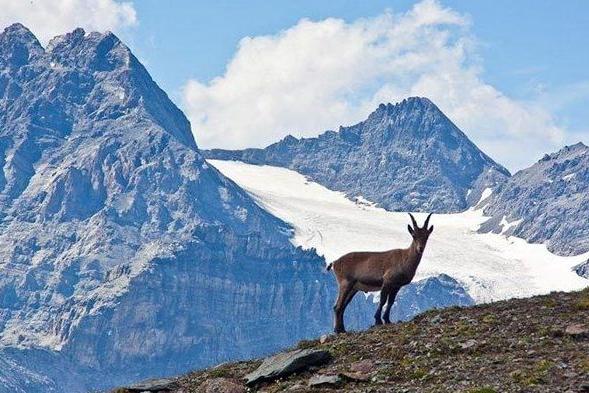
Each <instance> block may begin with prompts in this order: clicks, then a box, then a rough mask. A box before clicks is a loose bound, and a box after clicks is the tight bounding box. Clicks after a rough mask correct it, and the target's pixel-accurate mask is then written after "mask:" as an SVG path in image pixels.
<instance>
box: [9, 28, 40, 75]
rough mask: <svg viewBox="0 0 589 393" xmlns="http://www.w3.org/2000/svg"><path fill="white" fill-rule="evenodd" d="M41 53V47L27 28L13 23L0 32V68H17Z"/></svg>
mask: <svg viewBox="0 0 589 393" xmlns="http://www.w3.org/2000/svg"><path fill="white" fill-rule="evenodd" d="M42 53H43V47H42V46H41V44H40V43H39V41H38V40H37V38H36V37H35V36H34V35H33V33H31V31H30V30H29V29H27V28H26V27H25V26H23V25H22V24H20V23H15V24H12V25H10V26H8V27H7V28H5V29H4V31H3V32H2V33H0V68H8V69H12V70H14V69H19V68H20V67H22V66H23V65H25V64H28V63H29V61H31V60H32V59H34V58H36V57H38V56H39V55H41V54H42Z"/></svg>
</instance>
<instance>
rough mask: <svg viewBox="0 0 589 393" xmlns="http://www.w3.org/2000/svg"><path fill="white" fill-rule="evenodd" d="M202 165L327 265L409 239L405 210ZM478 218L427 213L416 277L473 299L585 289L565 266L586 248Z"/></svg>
mask: <svg viewBox="0 0 589 393" xmlns="http://www.w3.org/2000/svg"><path fill="white" fill-rule="evenodd" d="M209 163H210V164H212V165H214V166H215V167H217V168H218V169H219V170H220V171H221V172H222V173H223V174H224V175H226V176H228V177H229V178H231V179H232V180H233V181H235V182H236V183H237V184H239V185H240V186H241V187H243V188H244V189H246V190H247V191H248V192H249V193H250V194H251V195H252V196H253V197H254V198H255V199H256V200H257V202H258V203H259V204H260V205H261V206H262V207H263V208H265V209H266V210H268V211H269V212H270V213H272V214H274V215H276V216H277V217H279V218H281V219H283V220H284V221H286V222H289V223H291V224H292V225H293V226H294V228H295V233H294V237H293V239H292V242H293V243H294V244H295V245H300V246H302V247H304V248H311V247H315V248H316V249H317V252H318V253H320V254H323V255H324V256H325V258H326V260H327V262H330V261H333V260H335V259H336V258H338V257H340V256H341V255H343V254H345V253H348V252H350V251H361V250H369V251H379V250H388V249H391V248H398V247H406V246H408V245H409V243H410V241H411V238H410V236H409V234H408V233H407V229H406V227H407V223H408V222H409V218H408V217H407V214H406V213H398V212H389V211H386V210H384V209H380V208H376V207H371V208H366V207H365V206H359V205H358V204H356V203H355V202H353V201H350V200H349V199H347V198H346V197H345V195H344V194H343V193H340V192H335V191H331V190H329V189H327V188H325V187H323V186H321V185H319V184H317V183H313V182H310V181H308V180H307V179H306V178H305V177H304V176H303V175H301V174H299V173H297V172H294V171H291V170H288V169H284V168H277V167H271V166H257V165H248V164H244V163H242V162H236V161H218V160H210V161H209ZM294 190H296V192H293V191H294ZM490 194H491V192H490V189H487V190H485V191H484V192H483V197H482V198H481V199H484V198H486V197H488V196H489V195H490ZM415 216H416V217H417V219H418V221H423V220H424V219H425V214H424V213H415ZM486 219H487V217H484V216H483V214H482V211H481V210H468V211H466V212H463V213H459V214H436V215H434V216H433V217H432V219H431V220H432V221H431V223H432V224H433V225H434V226H435V230H434V232H433V234H432V236H431V238H430V242H429V244H428V247H427V249H426V252H425V256H424V259H423V261H422V263H421V265H420V266H419V269H418V271H417V276H416V280H419V279H423V278H426V277H432V276H437V275H439V274H441V273H445V274H448V275H449V276H451V277H454V278H455V279H457V280H458V281H460V282H461V283H462V284H463V285H464V286H465V287H466V288H467V290H468V292H469V294H470V295H471V296H472V297H473V299H475V301H477V302H489V301H495V300H501V299H508V298H512V297H526V296H532V295H537V294H544V293H549V292H551V291H555V290H563V291H571V290H578V289H581V288H584V287H587V286H589V280H586V279H584V278H581V277H579V276H578V275H577V274H575V273H574V272H573V271H572V270H571V268H572V267H573V266H576V265H577V264H579V263H581V262H583V261H585V260H587V258H588V257H589V253H587V254H584V255H578V256H576V257H561V256H557V255H554V254H552V253H550V252H549V251H548V250H547V248H546V246H545V245H542V244H529V243H527V242H526V241H525V240H522V239H519V238H516V237H509V238H507V237H505V236H502V235H500V234H479V233H477V228H478V227H479V225H480V224H481V223H482V222H484V221H485V220H486Z"/></svg>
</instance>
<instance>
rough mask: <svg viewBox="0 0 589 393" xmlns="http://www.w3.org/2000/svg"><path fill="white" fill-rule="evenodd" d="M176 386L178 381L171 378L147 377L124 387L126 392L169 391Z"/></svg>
mask: <svg viewBox="0 0 589 393" xmlns="http://www.w3.org/2000/svg"><path fill="white" fill-rule="evenodd" d="M177 388H178V382H177V381H176V380H175V379H172V378H158V379H149V380H147V381H143V382H139V383H136V384H133V385H130V386H127V387H126V388H124V389H125V390H126V391H127V392H133V393H134V392H171V391H172V390H174V389H177Z"/></svg>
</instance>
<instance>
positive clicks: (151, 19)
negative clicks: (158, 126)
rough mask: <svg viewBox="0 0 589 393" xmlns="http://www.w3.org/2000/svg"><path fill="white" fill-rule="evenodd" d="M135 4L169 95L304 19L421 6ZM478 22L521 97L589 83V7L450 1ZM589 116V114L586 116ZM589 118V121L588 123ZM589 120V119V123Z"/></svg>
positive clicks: (501, 83)
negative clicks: (245, 43)
mask: <svg viewBox="0 0 589 393" xmlns="http://www.w3.org/2000/svg"><path fill="white" fill-rule="evenodd" d="M171 3H172V4H173V6H169V7H168V6H162V2H161V1H160V0H141V1H140V2H136V3H135V8H136V9H137V13H138V17H139V20H140V23H139V25H138V27H137V29H136V30H135V31H133V32H132V35H131V36H130V37H129V38H131V39H132V41H133V46H134V47H135V49H136V50H137V51H138V52H139V54H140V55H141V56H142V57H143V58H144V59H146V60H147V61H148V64H149V70H150V72H151V73H152V75H153V76H154V78H155V79H156V80H157V82H158V83H160V84H161V85H162V87H163V88H165V89H166V91H169V92H176V93H177V92H178V91H179V90H180V89H181V87H182V86H183V85H184V83H185V82H186V80H187V79H188V78H196V79H199V80H203V81H207V80H209V79H211V78H213V77H215V76H217V75H220V74H222V73H223V70H224V67H225V66H226V64H227V62H228V61H229V60H230V59H231V57H232V56H233V54H234V53H235V49H236V47H237V44H238V42H239V40H240V39H241V38H243V37H245V36H256V35H263V34H272V33H276V32H278V31H280V30H282V29H285V28H288V27H290V26H292V25H294V24H295V23H296V22H297V21H298V20H299V19H301V18H311V19H314V20H320V19H324V18H327V17H337V18H342V19H344V20H346V21H353V20H355V19H357V18H360V17H366V16H376V15H378V14H380V13H382V12H383V11H384V10H386V9H393V10H396V11H397V10H398V11H405V10H408V9H409V8H410V7H411V6H412V5H413V4H414V3H415V2H414V1H381V0H371V1H339V0H332V1H272V2H268V1H215V2H210V1H190V0H175V1H173V2H171ZM442 4H444V5H446V6H449V7H451V8H453V9H455V10H457V11H460V12H464V13H468V14H469V15H470V17H471V18H472V22H473V24H472V30H473V32H474V34H475V35H476V37H477V38H478V39H479V40H480V52H481V53H480V54H481V57H482V58H483V63H484V75H485V78H486V79H487V80H488V81H489V82H490V83H492V84H493V85H495V86H497V87H498V88H500V89H501V90H502V91H505V92H507V93H509V94H512V95H514V96H517V97H527V96H529V94H530V93H535V91H536V89H538V86H544V88H545V89H547V90H555V91H557V90H559V88H565V87H566V86H567V85H571V84H575V83H577V82H579V81H589V2H587V1H583V0H576V1H575V0H573V1H571V0H567V1H566V2H559V4H557V3H556V2H554V1H537V0H518V1H508V0H494V1H464V0H463V1H442ZM586 112H588V113H589V111H586ZM587 120H589V119H587ZM585 123H588V124H589V122H585Z"/></svg>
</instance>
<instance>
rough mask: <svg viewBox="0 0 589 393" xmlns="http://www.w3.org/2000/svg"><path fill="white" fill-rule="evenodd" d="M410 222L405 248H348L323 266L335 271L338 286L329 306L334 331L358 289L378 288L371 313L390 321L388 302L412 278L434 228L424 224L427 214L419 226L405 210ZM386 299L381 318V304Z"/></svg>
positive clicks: (340, 328) (378, 321) (341, 328)
mask: <svg viewBox="0 0 589 393" xmlns="http://www.w3.org/2000/svg"><path fill="white" fill-rule="evenodd" d="M409 216H410V217H411V222H412V223H413V227H412V226H411V225H407V229H408V230H409V233H410V234H411V236H412V237H413V241H412V242H411V245H410V246H409V248H405V249H395V250H389V251H383V252H352V253H349V254H346V255H344V256H343V257H341V258H339V259H338V260H336V261H335V262H333V263H331V264H330V265H329V266H327V270H331V269H332V268H333V271H334V273H335V277H336V279H337V283H338V286H339V294H338V296H337V301H336V303H335V306H334V307H333V311H334V312H335V329H334V330H335V332H336V333H343V332H345V331H346V330H345V328H344V310H345V309H346V307H347V306H348V304H349V303H350V301H351V300H352V298H353V297H354V295H355V294H356V292H358V291H363V292H374V291H378V290H380V303H379V304H378V308H377V309H376V314H374V319H375V324H376V325H381V324H382V319H384V322H385V323H387V324H388V323H391V321H390V319H389V317H390V313H391V306H392V305H393V303H394V301H395V297H396V296H397V292H398V291H399V289H400V288H401V287H402V286H404V285H407V284H409V283H410V282H411V280H413V277H414V276H415V271H416V270H417V266H419V262H420V261H421V256H422V255H423V250H424V249H425V245H426V243H427V239H428V237H429V235H430V234H431V233H432V231H433V230H434V227H433V226H431V227H429V228H428V224H429V219H430V217H431V216H432V215H431V214H430V215H429V216H427V218H426V219H425V223H424V225H423V227H422V228H420V227H419V226H418V225H417V222H416V221H415V217H413V215H412V214H411V213H409ZM385 303H386V308H385V310H384V315H383V318H382V319H381V313H382V308H383V307H384V305H385Z"/></svg>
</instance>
